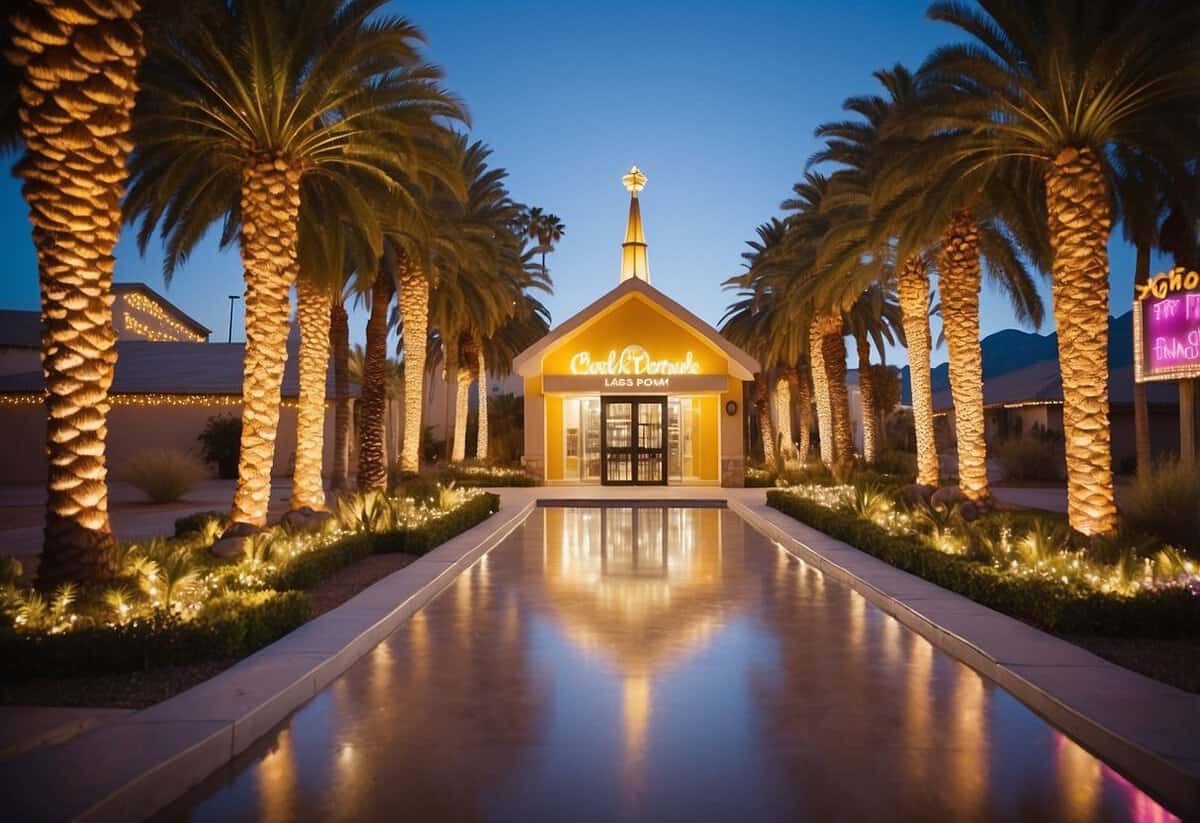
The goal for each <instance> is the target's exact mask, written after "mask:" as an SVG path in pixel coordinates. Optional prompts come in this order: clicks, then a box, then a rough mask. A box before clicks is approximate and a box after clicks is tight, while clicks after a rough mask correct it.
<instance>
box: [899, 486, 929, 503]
mask: <svg viewBox="0 0 1200 823" xmlns="http://www.w3.org/2000/svg"><path fill="white" fill-rule="evenodd" d="M934 491H936V490H935V489H934V488H933V486H928V485H926V484H924V483H909V484H908V485H907V486H905V487H904V488H903V489H901V490H900V497H901V499H903V500H904V502H905V503H907V504H909V505H910V506H916V505H919V504H921V503H928V502H929V498H930V497H931V496H933V493H934Z"/></svg>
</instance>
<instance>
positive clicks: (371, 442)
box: [358, 271, 395, 491]
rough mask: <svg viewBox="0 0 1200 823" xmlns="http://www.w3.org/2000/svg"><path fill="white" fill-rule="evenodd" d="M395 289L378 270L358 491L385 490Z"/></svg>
mask: <svg viewBox="0 0 1200 823" xmlns="http://www.w3.org/2000/svg"><path fill="white" fill-rule="evenodd" d="M394 291H395V286H394V284H393V282H392V278H391V276H390V275H389V274H388V273H387V272H385V271H381V272H380V273H379V274H378V275H377V276H376V278H375V284H374V286H373V287H372V288H371V315H370V317H368V318H367V340H366V345H365V346H364V347H363V367H362V369H363V376H362V386H361V387H360V389H359V398H358V404H359V429H358V488H360V489H363V490H367V489H375V490H378V491H386V490H387V481H388V464H387V454H386V452H385V451H384V427H385V426H386V425H387V419H386V418H387V330H388V323H387V313H388V306H389V305H391V302H392V294H393V293H394Z"/></svg>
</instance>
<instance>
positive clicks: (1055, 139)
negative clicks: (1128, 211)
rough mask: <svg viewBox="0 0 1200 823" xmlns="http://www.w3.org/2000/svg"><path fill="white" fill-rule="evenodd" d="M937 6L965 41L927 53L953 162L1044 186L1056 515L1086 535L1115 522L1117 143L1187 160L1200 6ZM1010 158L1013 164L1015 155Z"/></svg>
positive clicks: (1031, 0)
mask: <svg viewBox="0 0 1200 823" xmlns="http://www.w3.org/2000/svg"><path fill="white" fill-rule="evenodd" d="M981 6H982V8H981V9H979V10H976V9H974V8H968V7H965V6H961V5H959V4H957V3H938V4H935V5H933V6H932V7H931V8H930V10H929V15H930V17H932V18H933V19H936V20H941V21H945V22H948V23H950V24H951V25H954V26H957V27H958V28H960V29H961V30H962V31H963V32H964V33H966V34H967V35H969V36H970V37H971V38H972V40H971V41H970V42H969V43H965V44H962V45H955V46H949V47H946V48H943V49H939V50H938V51H937V52H935V53H934V55H933V56H932V57H931V58H930V59H929V61H927V63H926V66H925V68H924V72H925V73H926V74H927V75H928V76H929V77H930V79H931V81H932V82H933V83H935V84H938V85H940V86H942V87H945V88H947V89H950V90H951V91H952V92H953V93H952V94H950V95H947V97H948V101H947V104H946V105H945V107H944V109H943V112H942V120H941V122H942V123H943V125H944V126H945V127H946V128H948V129H951V130H954V131H956V132H958V133H959V134H960V135H961V136H960V137H959V139H958V141H957V142H958V146H957V151H956V153H955V156H956V157H957V158H960V160H961V161H962V162H969V163H972V164H974V165H975V166H978V167H984V166H994V165H1013V164H1015V163H1020V164H1023V165H1025V166H1027V167H1028V170H1029V173H1028V176H1030V177H1032V176H1035V175H1036V176H1038V177H1040V179H1041V181H1042V182H1043V184H1044V186H1045V195H1044V204H1045V209H1046V213H1047V227H1048V231H1049V240H1050V248H1051V250H1052V263H1051V275H1052V294H1053V298H1054V315H1055V321H1056V323H1057V326H1058V349H1059V366H1060V369H1061V371H1062V384H1063V426H1064V429H1065V431H1064V434H1065V438H1066V457H1067V516H1068V519H1069V521H1070V524H1071V527H1072V528H1073V529H1075V530H1076V531H1079V532H1081V533H1083V534H1084V535H1088V536H1092V535H1106V534H1111V533H1113V532H1114V531H1115V530H1116V526H1117V519H1116V505H1115V501H1114V495H1113V483H1112V454H1111V449H1110V440H1111V433H1110V430H1109V424H1108V361H1107V350H1108V308H1109V306H1108V303H1109V301H1108V240H1109V234H1110V231H1111V227H1112V213H1113V209H1112V200H1111V195H1110V190H1109V186H1108V183H1107V179H1106V177H1107V168H1108V166H1109V162H1110V161H1109V157H1110V154H1111V153H1112V152H1113V151H1115V150H1116V149H1117V148H1122V149H1124V150H1128V151H1137V152H1141V153H1145V154H1147V155H1150V156H1153V157H1155V158H1156V159H1157V160H1158V161H1159V162H1161V163H1162V164H1163V165H1164V167H1166V168H1167V169H1169V170H1170V171H1171V172H1172V173H1173V174H1174V173H1175V172H1176V171H1181V170H1182V168H1183V163H1184V161H1186V159H1188V158H1189V157H1190V155H1191V146H1190V141H1191V135H1193V134H1194V133H1195V126H1196V112H1197V111H1198V110H1200V74H1198V73H1197V72H1196V71H1195V69H1194V65H1193V62H1194V55H1195V51H1196V47H1197V45H1198V43H1197V39H1198V38H1200V7H1197V6H1196V5H1195V4H1192V3H1177V2H1163V3H1137V4H1131V3H1125V2H1118V0H1100V2H1091V3H1087V4H1084V3H1082V2H1063V3H1041V2H1036V0H984V1H983V2H982V3H981ZM1014 158H1015V159H1016V160H1015V161H1014Z"/></svg>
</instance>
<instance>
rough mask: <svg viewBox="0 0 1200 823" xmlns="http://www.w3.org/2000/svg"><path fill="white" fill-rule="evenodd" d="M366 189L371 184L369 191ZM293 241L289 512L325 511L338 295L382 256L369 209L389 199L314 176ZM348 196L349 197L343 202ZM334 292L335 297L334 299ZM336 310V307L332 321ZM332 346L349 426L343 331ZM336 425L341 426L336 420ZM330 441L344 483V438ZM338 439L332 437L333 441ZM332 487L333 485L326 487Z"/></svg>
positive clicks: (362, 186) (345, 333)
mask: <svg viewBox="0 0 1200 823" xmlns="http://www.w3.org/2000/svg"><path fill="white" fill-rule="evenodd" d="M372 186H375V188H374V189H373V188H372ZM301 192H302V198H301V208H300V223H299V241H298V247H297V258H298V260H297V262H298V279H297V282H296V303H297V308H296V317H297V321H298V324H299V327H300V352H299V370H298V371H299V377H300V380H299V382H300V396H299V402H298V404H297V412H296V459H295V466H294V470H293V475H292V499H291V507H292V508H293V509H301V508H312V509H321V508H324V506H325V486H324V479H323V476H324V471H323V469H324V465H323V458H324V453H325V387H326V383H327V377H328V370H329V353H330V345H331V338H332V332H333V326H334V325H335V324H336V322H337V321H343V322H345V308H344V306H343V305H342V299H343V297H342V292H343V289H344V287H345V283H346V280H347V278H348V276H349V273H351V272H354V271H356V270H360V269H363V268H369V267H373V266H374V264H375V260H377V259H378V258H379V256H380V253H381V252H382V236H381V234H380V233H379V232H378V231H376V232H374V233H372V232H370V231H369V230H368V231H366V232H364V231H362V230H360V226H366V227H370V226H371V225H372V224H373V222H374V217H373V210H374V209H375V208H378V207H379V206H380V205H382V204H385V203H387V202H389V197H388V192H387V190H385V189H379V188H378V186H377V181H376V180H375V179H373V178H368V179H366V180H363V181H360V186H359V187H356V188H354V189H352V190H351V189H348V188H347V187H344V186H336V185H335V186H326V185H325V184H324V179H323V178H322V177H320V176H315V177H312V178H310V179H309V180H308V181H306V182H305V183H304V184H302V187H301ZM347 192H352V194H353V196H351V197H349V198H347V197H346V196H345V195H346V193H347ZM335 295H336V298H335ZM335 304H336V309H340V310H341V316H340V317H338V316H337V314H336V312H335ZM337 332H338V339H337V341H336V342H337V345H338V348H339V352H338V354H339V357H338V358H337V362H338V364H339V365H338V366H337V367H336V369H335V371H338V372H340V374H335V379H337V380H339V381H340V382H339V384H338V385H337V386H336V391H337V394H338V396H337V399H336V402H337V404H338V409H339V410H338V411H337V412H336V413H335V417H336V416H338V415H340V416H341V417H342V418H344V422H345V424H347V425H348V424H349V398H348V397H347V396H346V395H347V394H348V388H349V387H348V385H347V384H348V382H349V379H348V378H349V375H348V373H347V371H348V369H347V368H346V365H347V364H346V363H345V357H346V356H347V354H348V351H347V350H348V346H349V339H348V335H349V330H348V327H346V326H342V328H339V329H337ZM335 422H340V421H336V420H335ZM335 431H340V432H342V435H343V436H342V441H341V443H340V444H338V443H336V442H335V444H334V445H335V448H334V451H335V463H337V462H338V457H337V454H336V453H337V451H338V448H337V447H338V446H339V445H340V446H341V449H342V452H341V466H340V471H341V478H340V481H339V483H340V484H341V483H344V482H345V470H346V466H345V452H344V449H345V436H344V430H343V429H340V428H335ZM336 439H337V435H336V434H335V440H336ZM331 485H332V483H331Z"/></svg>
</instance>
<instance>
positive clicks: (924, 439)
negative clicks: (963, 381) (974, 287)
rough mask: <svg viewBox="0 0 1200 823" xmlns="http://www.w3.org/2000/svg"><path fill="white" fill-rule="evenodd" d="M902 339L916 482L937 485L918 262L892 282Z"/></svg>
mask: <svg viewBox="0 0 1200 823" xmlns="http://www.w3.org/2000/svg"><path fill="white" fill-rule="evenodd" d="M896 287H897V288H896V292H897V299H898V300H899V303H900V315H901V322H902V323H903V325H904V339H905V340H906V341H907V344H908V374H909V383H910V385H911V388H912V408H913V427H914V428H915V430H916V436H917V482H918V483H921V484H923V485H926V486H936V485H937V484H938V454H937V441H936V440H935V439H934V436H933V386H932V384H931V381H930V376H929V355H930V350H931V348H932V345H931V341H930V335H929V273H928V272H927V271H926V270H925V265H924V263H923V261H922V260H921V258H920V257H919V256H917V255H913V256H912V257H909V258H908V259H907V260H905V261H904V266H903V267H902V268H901V269H900V273H899V275H898V276H897V278H896Z"/></svg>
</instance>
